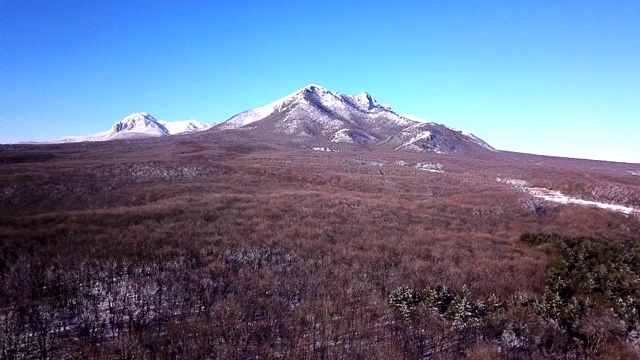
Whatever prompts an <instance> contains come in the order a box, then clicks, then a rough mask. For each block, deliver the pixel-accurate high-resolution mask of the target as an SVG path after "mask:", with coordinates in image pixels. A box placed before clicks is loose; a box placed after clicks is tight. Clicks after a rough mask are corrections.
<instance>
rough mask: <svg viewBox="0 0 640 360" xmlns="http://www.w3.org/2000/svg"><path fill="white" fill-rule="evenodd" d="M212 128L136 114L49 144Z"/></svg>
mask: <svg viewBox="0 0 640 360" xmlns="http://www.w3.org/2000/svg"><path fill="white" fill-rule="evenodd" d="M210 127H211V126H210V125H206V124H203V123H201V122H199V121H196V120H184V121H173V122H169V121H164V120H157V119H156V118H154V117H153V116H151V115H149V114H147V113H135V114H131V115H129V116H127V117H126V118H124V119H122V120H120V121H118V122H117V123H115V124H113V126H112V127H111V129H110V130H107V131H104V132H101V133H98V134H93V135H86V136H68V137H64V138H61V139H56V140H51V141H47V143H68V142H83V141H108V140H116V139H135V138H144V137H158V136H169V135H176V134H182V133H188V132H195V131H202V130H207V129H209V128H210Z"/></svg>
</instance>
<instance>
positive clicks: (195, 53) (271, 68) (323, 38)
mask: <svg viewBox="0 0 640 360" xmlns="http://www.w3.org/2000/svg"><path fill="white" fill-rule="evenodd" d="M310 83H317V84H319V85H322V86H324V87H326V88H328V89H329V90H331V91H337V92H339V93H343V94H357V93H359V92H361V91H363V90H366V91H367V92H369V93H370V94H372V95H373V96H374V97H376V99H378V100H379V101H380V102H382V103H386V104H389V105H391V106H392V108H393V109H394V110H395V111H396V112H398V113H411V114H413V115H415V116H419V117H422V118H424V119H426V120H429V121H435V122H440V123H444V124H446V125H449V126H451V127H455V128H458V129H461V130H470V131H473V132H474V133H475V134H476V135H478V136H479V137H481V138H483V139H485V140H486V141H487V142H489V143H490V144H492V145H493V146H495V147H497V148H499V149H505V150H513V151H521V152H530V153H538V154H549V155H558V156H570V157H581V158H593V159H607V160H614V161H628V162H636V163H640V2H639V1H569V0H566V1H555V0H554V1H502V0H501V1H452V0H449V1H424V0H421V1H401V0H399V1H374V0H369V1H346V0H343V1H331V0H329V1H187V0H182V1H162V0H153V1H151V0H148V1H144V0H129V1H124V0H123V1H120V0H109V1H86V0H77V1H68V0H56V1H50V0H39V1H31V0H1V1H0V124H1V125H2V128H1V129H2V130H1V131H0V143H9V142H19V141H29V140H36V141H40V140H48V139H53V138H58V137H62V136H66V135H87V134H92V133H97V132H101V131H104V130H107V129H109V128H110V126H111V125H112V124H113V123H115V122H116V121H118V120H120V119H122V118H124V117H125V116H127V115H129V114H130V113H133V112H148V113H150V114H152V115H153V116H155V117H156V118H158V119H164V120H170V121H173V120H183V119H191V118H193V119H197V120H200V121H202V122H206V123H211V122H218V121H223V120H226V119H227V118H229V117H231V116H233V115H235V114H236V113H239V112H241V111H244V110H247V109H250V108H253V107H256V106H260V105H264V104H266V103H269V102H271V101H273V100H276V99H278V98H280V97H283V96H285V95H287V94H289V93H291V92H293V91H295V90H297V89H299V88H302V87H304V86H306V85H308V84H310Z"/></svg>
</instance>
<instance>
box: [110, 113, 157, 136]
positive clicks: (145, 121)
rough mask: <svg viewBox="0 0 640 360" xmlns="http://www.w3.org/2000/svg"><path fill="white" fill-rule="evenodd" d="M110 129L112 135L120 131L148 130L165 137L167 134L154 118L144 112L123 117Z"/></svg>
mask: <svg viewBox="0 0 640 360" xmlns="http://www.w3.org/2000/svg"><path fill="white" fill-rule="evenodd" d="M112 129H113V132H114V133H115V132H120V131H135V132H148V131H149V129H154V132H160V133H163V134H165V135H168V134H169V132H168V131H167V129H166V128H165V127H164V126H162V125H161V124H160V123H158V120H157V119H156V118H154V117H153V116H151V115H149V114H147V113H144V112H141V113H133V114H131V115H129V116H127V117H125V118H124V119H122V120H120V121H118V122H117V123H115V124H114V125H113V127H112ZM155 129H157V130H155Z"/></svg>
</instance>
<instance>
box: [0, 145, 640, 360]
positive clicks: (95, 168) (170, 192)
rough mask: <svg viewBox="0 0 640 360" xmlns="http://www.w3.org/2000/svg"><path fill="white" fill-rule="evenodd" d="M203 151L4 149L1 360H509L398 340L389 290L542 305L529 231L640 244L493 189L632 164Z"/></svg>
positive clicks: (594, 220)
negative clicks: (535, 300)
mask: <svg viewBox="0 0 640 360" xmlns="http://www.w3.org/2000/svg"><path fill="white" fill-rule="evenodd" d="M207 136H210V137H211V136H213V135H199V136H194V137H178V138H177V139H171V140H166V139H165V141H159V140H157V139H150V140H141V141H137V142H136V141H130V142H126V141H121V142H113V143H109V144H107V143H100V144H95V145H92V146H87V145H86V144H70V145H67V146H58V145H56V146H11V147H2V148H0V169H1V171H0V200H1V201H0V241H1V242H0V277H1V279H2V282H1V288H0V309H1V310H0V357H2V358H20V357H27V358H65V357H68V358H86V357H90V358H420V357H425V358H429V357H435V356H436V355H437V356H441V357H442V358H459V357H461V356H467V357H474V356H475V357H478V358H479V357H482V356H485V357H486V356H493V355H496V354H497V355H496V356H499V357H507V358H508V357H509V353H508V351H506V350H505V349H500V348H496V346H495V344H491V343H484V342H482V341H481V340H477V339H481V337H468V336H465V334H464V333H463V332H460V331H459V329H456V328H453V327H451V326H450V325H449V324H447V323H444V322H441V321H440V320H438V319H437V318H436V317H432V316H425V317H423V318H422V319H430V320H429V323H428V324H424V326H423V327H422V328H420V327H417V328H416V327H414V326H412V327H407V326H406V324H405V323H404V322H403V321H402V319H398V318H397V317H396V316H395V313H394V312H393V311H392V309H390V308H389V307H388V305H387V298H388V296H389V294H390V293H391V292H392V291H394V290H395V289H397V288H398V287H400V286H403V285H409V286H411V287H413V288H416V289H420V288H425V287H428V286H430V285H432V284H445V285H446V286H448V287H449V288H451V289H454V290H455V291H460V290H461V289H463V288H465V289H468V290H469V293H470V294H472V296H473V297H476V298H477V299H486V298H489V297H490V296H492V295H495V297H497V298H498V299H500V300H501V301H506V300H507V299H509V298H511V297H512V296H513V295H514V294H522V295H527V296H538V295H541V294H543V293H544V287H545V279H546V275H547V270H548V269H549V266H550V264H551V262H552V260H553V259H554V258H555V256H556V254H555V252H554V251H553V249H551V248H549V247H544V246H542V247H530V246H526V245H525V244H522V243H521V242H520V241H518V239H519V236H520V235H521V234H522V233H525V232H530V233H539V232H544V233H556V234H560V235H563V236H584V235H588V236H597V237H601V238H605V239H608V240H609V241H614V242H615V241H621V240H637V239H638V237H639V234H640V224H639V222H638V219H637V218H635V217H630V216H626V215H623V214H617V213H611V212H607V211H604V210H600V209H592V208H581V207H577V206H555V205H551V204H548V211H546V212H545V213H544V214H540V213H536V212H535V211H534V209H532V208H530V207H528V205H527V202H526V201H524V200H523V198H524V197H526V194H523V193H520V192H518V191H516V190H514V189H512V188H510V187H508V186H505V185H504V184H501V183H498V182H496V181H495V179H496V177H498V176H510V177H513V178H521V179H525V180H527V181H530V182H532V183H536V182H543V181H548V182H550V183H551V184H558V186H563V185H562V184H566V183H572V181H574V180H573V179H579V180H580V181H584V178H583V177H582V176H581V175H577V174H578V173H579V172H580V171H583V172H584V171H590V172H591V173H590V174H591V176H594V177H596V178H598V179H600V180H598V181H605V180H602V179H606V181H608V182H607V183H608V184H615V185H616V186H619V187H625V186H626V187H629V186H631V187H632V188H633V186H636V185H634V184H632V183H629V182H633V181H637V180H629V179H628V178H627V177H626V176H629V175H628V174H626V173H625V169H626V168H625V166H626V165H615V164H614V165H611V166H609V167H607V166H601V167H600V168H598V169H596V170H594V169H593V168H592V167H591V168H590V167H589V166H586V165H584V164H583V163H581V162H578V163H577V165H575V166H574V167H571V168H569V167H567V166H565V165H564V163H563V164H556V163H554V159H553V158H543V157H539V158H536V157H526V159H524V160H518V159H513V157H512V156H511V155H510V156H504V157H500V156H498V155H496V157H495V158H483V159H480V158H478V159H473V158H460V157H454V156H445V155H425V154H414V153H401V152H387V151H381V150H376V149H363V150H358V149H350V148H343V149H342V151H341V152H333V153H332V152H329V153H325V152H315V151H311V150H309V149H305V148H302V147H298V148H291V147H289V146H282V145H273V144H272V143H266V142H262V141H261V140H260V139H252V141H246V139H239V140H238V139H236V140H233V139H224V138H215V137H214V138H207ZM523 156H524V155H523ZM531 159H534V160H535V161H543V162H545V163H544V164H542V165H532V164H531V162H532V161H534V160H531ZM525 160H526V161H525ZM563 161H564V160H563ZM418 162H422V163H426V162H433V163H440V164H442V167H443V170H444V171H443V172H442V173H437V172H428V171H423V170H420V169H416V168H415V166H413V165H414V164H416V163H418ZM598 164H600V163H598ZM533 167H535V168H533ZM634 179H637V177H635V178H634ZM618 180H619V181H618ZM616 181H617V182H616ZM598 184H600V183H598ZM596 185H597V184H596ZM597 186H600V185H597ZM632 190H633V189H632ZM630 191H631V190H630ZM525 200H526V199H525ZM423 321H426V320H423ZM420 329H422V331H423V332H422V333H420V331H421V330H420ZM416 331H418V333H416ZM424 331H426V333H425V332H424ZM425 334H426V335H425ZM469 339H476V340H473V341H471V340H469ZM470 341H471V342H470ZM434 349H435V350H434ZM436 350H437V352H435V351H436ZM483 354H484V355H483Z"/></svg>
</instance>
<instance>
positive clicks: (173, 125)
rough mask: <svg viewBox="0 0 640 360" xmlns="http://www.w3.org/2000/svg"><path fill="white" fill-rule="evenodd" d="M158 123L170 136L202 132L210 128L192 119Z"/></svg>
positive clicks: (159, 121)
mask: <svg viewBox="0 0 640 360" xmlns="http://www.w3.org/2000/svg"><path fill="white" fill-rule="evenodd" d="M158 123H159V124H161V125H162V126H164V127H165V128H166V129H167V131H169V134H171V135H177V134H184V133H191V132H196V131H204V130H207V129H209V128H210V127H211V125H207V124H204V123H201V122H200V121H198V120H193V119H191V120H181V121H165V120H158Z"/></svg>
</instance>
